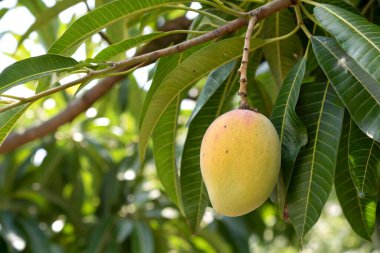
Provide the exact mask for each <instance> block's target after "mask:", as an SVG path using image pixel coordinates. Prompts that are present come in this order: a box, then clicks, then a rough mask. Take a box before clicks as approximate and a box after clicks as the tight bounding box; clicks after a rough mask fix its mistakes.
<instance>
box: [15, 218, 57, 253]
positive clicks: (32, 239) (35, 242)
mask: <svg viewBox="0 0 380 253" xmlns="http://www.w3.org/2000/svg"><path fill="white" fill-rule="evenodd" d="M18 223H19V224H20V226H21V227H22V228H23V230H24V231H25V233H26V234H27V236H28V237H29V238H28V239H29V240H28V244H29V248H30V252H32V253H49V252H51V251H50V244H49V240H48V237H47V236H46V235H45V234H44V233H43V231H42V230H40V229H39V226H38V222H37V221H35V220H32V219H26V218H25V219H24V218H19V219H18Z"/></svg>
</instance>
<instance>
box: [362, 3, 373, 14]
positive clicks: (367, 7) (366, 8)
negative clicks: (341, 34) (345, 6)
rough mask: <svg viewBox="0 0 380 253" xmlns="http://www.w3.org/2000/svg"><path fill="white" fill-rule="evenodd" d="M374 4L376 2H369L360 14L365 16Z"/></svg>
mask: <svg viewBox="0 0 380 253" xmlns="http://www.w3.org/2000/svg"><path fill="white" fill-rule="evenodd" d="M374 2H375V0H369V1H368V2H367V4H366V5H365V6H364V8H363V9H362V11H361V12H360V14H362V15H364V14H365V13H366V12H367V11H368V9H369V7H371V6H372V5H373V3H374Z"/></svg>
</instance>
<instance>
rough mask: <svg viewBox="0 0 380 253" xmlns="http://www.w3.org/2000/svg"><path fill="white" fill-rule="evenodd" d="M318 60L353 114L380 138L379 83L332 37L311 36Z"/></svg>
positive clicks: (362, 125) (365, 131)
mask: <svg viewBox="0 0 380 253" xmlns="http://www.w3.org/2000/svg"><path fill="white" fill-rule="evenodd" d="M312 45H313V50H314V53H315V55H316V57H317V60H318V62H319V64H320V66H321V67H322V69H323V71H324V72H325V74H326V76H327V77H328V78H329V80H330V81H331V84H332V85H333V87H334V89H335V91H336V92H337V94H338V95H339V97H340V98H341V100H342V101H343V103H344V104H345V106H346V107H347V109H348V111H349V112H350V114H351V117H352V118H353V119H354V120H355V122H356V123H357V125H358V126H359V127H360V129H361V130H362V131H363V132H364V133H366V134H367V135H368V136H369V137H370V138H373V139H375V140H376V141H378V142H380V85H379V83H378V82H377V81H376V80H375V79H374V78H373V77H372V76H371V75H369V74H368V73H367V72H366V71H364V70H363V69H362V68H361V67H360V66H359V65H358V64H357V63H356V62H355V61H354V60H353V59H352V58H351V57H350V56H348V55H347V54H346V53H345V52H344V51H343V50H342V49H341V48H340V47H339V45H338V43H337V42H336V41H335V40H334V39H331V38H326V37H318V36H315V37H313V38H312Z"/></svg>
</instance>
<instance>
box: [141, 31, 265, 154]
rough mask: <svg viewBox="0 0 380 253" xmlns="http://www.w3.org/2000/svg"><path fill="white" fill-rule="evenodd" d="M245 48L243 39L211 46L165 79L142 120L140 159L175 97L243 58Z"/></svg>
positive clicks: (254, 43) (259, 43) (258, 43)
mask: <svg viewBox="0 0 380 253" xmlns="http://www.w3.org/2000/svg"><path fill="white" fill-rule="evenodd" d="M263 44H264V42H263V41H262V40H259V39H252V40H251V49H252V50H254V49H256V48H258V47H260V46H262V45H263ZM242 46H243V38H239V37H235V38H231V39H226V40H222V41H219V42H217V43H214V44H211V45H209V46H206V47H204V48H202V49H201V50H198V51H197V52H195V53H193V54H192V55H191V56H189V57H188V58H187V59H186V60H184V61H183V62H182V63H181V64H180V65H178V67H176V68H175V69H174V70H173V71H172V72H170V74H169V75H168V76H166V78H165V80H164V81H163V83H162V85H161V86H160V87H159V88H158V89H157V91H156V92H155V94H154V95H153V97H152V99H151V101H150V103H149V105H148V107H147V110H146V113H145V115H144V118H143V119H142V124H141V129H140V134H139V155H140V159H141V160H142V159H143V157H144V155H145V150H146V146H147V144H148V140H149V137H150V136H151V134H152V132H153V130H154V128H155V126H156V124H157V122H158V120H159V118H160V117H161V115H162V114H163V112H164V111H165V110H166V108H167V107H168V106H169V104H170V103H171V102H172V101H173V100H174V99H175V97H176V96H177V95H178V94H179V93H181V92H182V91H183V90H185V89H187V88H188V87H190V86H191V85H193V84H194V83H195V82H196V81H197V80H199V79H200V78H201V77H202V76H204V75H206V74H207V73H209V72H210V71H212V70H213V69H215V68H217V67H219V66H222V65H224V64H225V63H227V62H229V61H231V60H233V59H236V58H238V57H240V56H241V54H242V50H241V49H242Z"/></svg>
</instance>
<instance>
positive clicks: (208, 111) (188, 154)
mask: <svg viewBox="0 0 380 253" xmlns="http://www.w3.org/2000/svg"><path fill="white" fill-rule="evenodd" d="M230 65H231V63H227V64H226V65H224V66H222V67H220V68H218V69H217V70H215V72H213V73H212V74H210V75H209V78H208V79H211V80H213V81H209V80H207V82H206V85H207V86H209V87H206V86H205V87H204V90H205V91H204V92H205V93H206V92H207V93H208V92H209V91H210V90H213V89H214V87H216V86H218V85H217V83H216V82H215V81H216V80H215V79H214V77H215V76H216V75H217V73H221V75H224V74H223V73H224V72H225V71H226V68H231V66H230ZM232 73H236V72H235V71H232ZM233 77H234V78H233ZM217 82H220V84H219V88H218V89H217V90H216V91H215V92H214V93H213V94H212V95H211V97H210V98H209V99H208V100H207V101H203V100H202V101H201V102H200V103H201V104H203V103H204V105H203V106H202V107H201V108H200V110H199V111H198V113H197V114H196V115H195V116H194V117H193V119H192V121H191V122H190V125H189V130H188V133H187V137H186V141H185V144H184V148H183V152H182V161H181V173H180V175H181V177H180V179H181V189H182V199H183V205H184V211H185V216H186V220H187V222H188V224H189V225H190V228H191V229H192V231H193V232H195V231H197V230H198V228H199V224H200V222H201V220H202V217H203V214H204V211H205V209H206V207H207V204H208V196H207V190H206V187H205V185H204V183H203V180H202V175H201V170H200V147H201V142H202V138H203V135H204V134H205V132H206V130H207V128H208V127H209V125H210V124H211V123H212V121H213V120H214V119H215V118H217V117H218V116H219V115H221V113H222V112H223V107H224V106H225V104H226V101H227V99H228V98H229V97H230V95H231V93H232V87H233V86H234V84H236V83H237V75H236V74H235V75H230V77H229V78H228V79H227V80H226V81H224V80H223V79H219V80H218V81H217ZM202 92H203V91H202Z"/></svg>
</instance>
